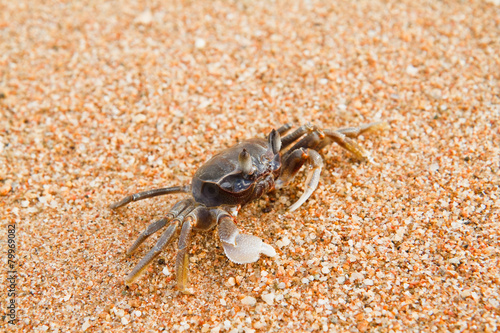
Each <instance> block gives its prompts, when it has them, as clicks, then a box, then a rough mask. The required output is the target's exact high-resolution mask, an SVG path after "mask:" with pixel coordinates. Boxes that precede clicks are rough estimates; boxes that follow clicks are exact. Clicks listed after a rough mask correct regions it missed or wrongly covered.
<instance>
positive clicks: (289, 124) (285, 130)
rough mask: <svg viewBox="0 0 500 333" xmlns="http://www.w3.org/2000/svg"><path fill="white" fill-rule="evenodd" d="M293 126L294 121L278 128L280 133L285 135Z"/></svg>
mask: <svg viewBox="0 0 500 333" xmlns="http://www.w3.org/2000/svg"><path fill="white" fill-rule="evenodd" d="M291 128H292V123H286V124H285V125H283V126H281V127H280V128H278V129H277V131H278V133H279V134H280V135H281V136H283V135H285V134H286V133H287V132H288V131H289V130H290V129H291Z"/></svg>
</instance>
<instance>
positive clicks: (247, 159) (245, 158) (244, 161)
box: [238, 148, 253, 175]
mask: <svg viewBox="0 0 500 333" xmlns="http://www.w3.org/2000/svg"><path fill="white" fill-rule="evenodd" d="M238 162H239V164H240V169H241V171H242V172H243V174H245V175H250V174H252V173H253V164H252V156H250V154H249V153H248V152H247V150H246V149H245V148H243V150H242V151H241V153H240V154H239V156H238Z"/></svg>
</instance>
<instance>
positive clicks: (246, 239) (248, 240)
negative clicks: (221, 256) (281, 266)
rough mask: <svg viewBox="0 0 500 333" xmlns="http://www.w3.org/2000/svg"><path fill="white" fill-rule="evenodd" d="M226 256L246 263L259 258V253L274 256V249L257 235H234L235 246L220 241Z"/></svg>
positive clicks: (233, 260)
mask: <svg viewBox="0 0 500 333" xmlns="http://www.w3.org/2000/svg"><path fill="white" fill-rule="evenodd" d="M222 246H223V247H224V252H225V253H226V256H227V257H228V258H229V260H231V261H232V262H234V263H237V264H248V263H251V262H255V261H257V260H259V257H260V254H261V253H262V254H264V255H266V256H268V257H274V256H275V255H276V251H275V250H274V248H273V247H272V246H271V245H269V244H266V243H264V242H263V241H262V239H260V238H259V237H257V236H253V235H241V234H238V235H237V236H236V246H234V245H232V244H229V243H226V242H222Z"/></svg>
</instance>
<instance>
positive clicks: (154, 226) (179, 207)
mask: <svg viewBox="0 0 500 333" xmlns="http://www.w3.org/2000/svg"><path fill="white" fill-rule="evenodd" d="M192 204H193V200H192V199H185V200H182V201H179V202H178V203H176V204H175V205H174V207H172V209H171V210H170V212H168V214H167V216H166V217H164V218H162V219H160V220H158V221H156V222H153V223H151V224H150V225H148V226H147V228H146V230H144V231H143V232H142V233H141V234H140V235H139V237H137V239H136V240H135V242H134V244H132V246H131V247H129V249H128V250H127V254H128V255H131V254H132V253H134V252H135V251H136V250H137V249H138V248H139V246H140V245H141V244H142V243H143V242H144V241H145V240H146V239H148V238H149V236H151V235H152V234H154V233H155V232H157V231H158V230H160V229H161V228H163V227H164V226H165V225H166V224H167V222H168V221H170V220H171V219H173V218H174V217H176V216H177V215H179V213H181V212H182V211H183V210H184V209H185V208H187V207H188V206H190V205H192Z"/></svg>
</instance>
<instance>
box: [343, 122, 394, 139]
mask: <svg viewBox="0 0 500 333" xmlns="http://www.w3.org/2000/svg"><path fill="white" fill-rule="evenodd" d="M386 126H387V123H386V122H385V121H376V122H373V123H369V124H365V125H361V126H358V127H346V128H341V129H338V130H336V132H340V133H342V134H344V135H345V136H348V137H350V138H357V137H358V136H360V135H361V134H363V133H369V132H373V131H377V130H380V129H383V128H384V127H386Z"/></svg>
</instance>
